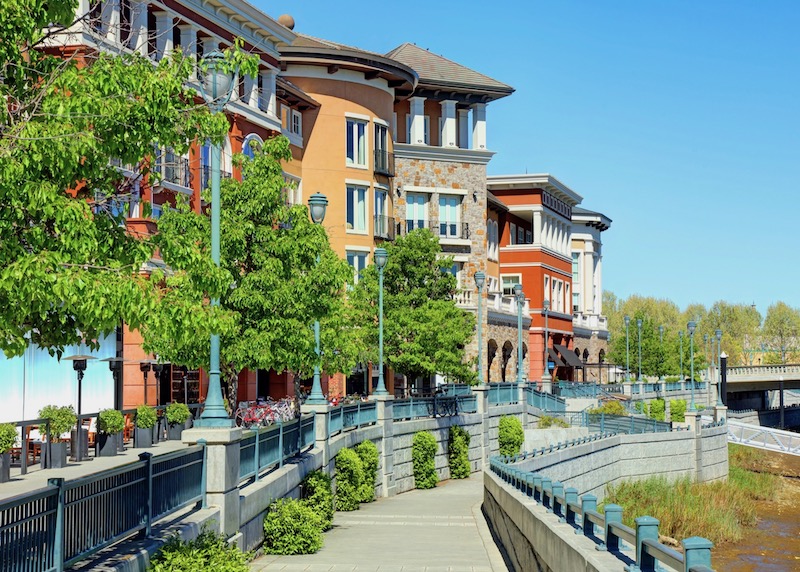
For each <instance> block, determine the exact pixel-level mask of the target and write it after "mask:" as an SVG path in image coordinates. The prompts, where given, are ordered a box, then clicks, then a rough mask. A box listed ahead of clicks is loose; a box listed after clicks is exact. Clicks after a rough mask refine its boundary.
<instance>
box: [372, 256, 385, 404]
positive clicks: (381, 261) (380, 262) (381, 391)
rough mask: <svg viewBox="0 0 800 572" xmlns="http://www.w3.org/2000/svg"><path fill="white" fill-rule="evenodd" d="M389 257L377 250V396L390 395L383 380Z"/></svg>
mask: <svg viewBox="0 0 800 572" xmlns="http://www.w3.org/2000/svg"><path fill="white" fill-rule="evenodd" d="M388 257H389V255H388V253H387V252H386V249H385V248H376V249H375V266H377V267H378V388H377V389H376V390H375V393H374V394H375V395H389V392H388V391H386V384H385V383H384V380H383V269H384V267H385V266H386V260H387V259H388Z"/></svg>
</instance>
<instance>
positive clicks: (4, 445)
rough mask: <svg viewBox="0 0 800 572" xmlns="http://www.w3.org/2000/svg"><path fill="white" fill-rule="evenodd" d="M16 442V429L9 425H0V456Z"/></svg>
mask: <svg viewBox="0 0 800 572" xmlns="http://www.w3.org/2000/svg"><path fill="white" fill-rule="evenodd" d="M16 442H17V428H16V427H14V426H13V425H12V424H11V423H0V455H2V454H3V453H8V452H9V451H10V450H11V448H12V447H14V444H15V443H16Z"/></svg>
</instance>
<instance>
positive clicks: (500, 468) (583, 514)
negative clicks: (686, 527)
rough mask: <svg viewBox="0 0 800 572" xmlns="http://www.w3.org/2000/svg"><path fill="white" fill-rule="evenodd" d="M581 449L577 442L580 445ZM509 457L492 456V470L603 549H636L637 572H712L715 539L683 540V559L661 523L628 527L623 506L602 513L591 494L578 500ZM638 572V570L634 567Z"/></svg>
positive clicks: (641, 521)
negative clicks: (662, 533)
mask: <svg viewBox="0 0 800 572" xmlns="http://www.w3.org/2000/svg"><path fill="white" fill-rule="evenodd" d="M576 444H577V443H576ZM508 461H509V459H508V458H504V457H499V456H497V457H492V458H491V459H490V460H489V466H490V468H491V470H492V472H493V473H495V474H496V475H497V476H498V477H500V478H501V479H502V480H503V481H505V482H506V483H508V484H509V485H511V486H512V487H514V488H515V489H517V490H518V491H520V493H522V495H524V496H526V497H528V498H532V499H533V500H534V501H535V502H537V503H538V504H541V505H542V506H543V507H545V508H546V509H547V511H548V512H550V513H553V514H554V515H555V516H557V517H559V518H560V519H561V521H562V522H566V523H567V524H569V525H570V526H572V527H573V528H574V529H575V533H576V534H582V535H583V536H585V537H587V538H589V539H590V540H592V541H593V542H594V543H595V545H596V548H597V549H598V550H603V551H608V552H610V553H612V554H615V555H619V554H620V550H621V548H622V544H623V543H627V544H628V545H630V547H631V548H632V550H633V553H634V561H635V564H636V569H637V570H640V571H641V572H654V571H655V570H657V569H660V568H658V564H659V563H660V564H663V565H665V566H668V567H670V568H672V569H674V570H680V571H682V572H712V570H711V549H712V548H713V544H712V542H711V541H710V540H707V539H705V538H700V537H696V536H693V537H691V538H686V539H684V540H683V541H681V544H682V546H683V554H681V553H680V552H678V551H676V550H673V549H672V548H669V547H668V546H665V545H664V544H661V543H660V542H658V525H659V521H658V520H657V519H655V518H653V517H651V516H640V517H639V518H636V519H635V520H634V522H635V526H636V528H635V529H634V528H630V527H628V526H625V525H624V524H622V507H621V506H619V505H615V504H608V505H606V506H605V509H604V514H601V513H600V512H598V510H597V497H595V496H594V495H591V494H585V495H583V496H582V497H580V498H578V490H577V489H575V488H573V487H567V488H564V485H563V484H562V483H560V482H558V481H552V480H551V479H550V478H548V477H545V476H543V475H541V474H539V473H532V472H528V471H523V470H521V469H518V468H516V467H514V466H513V465H511V464H509V463H508ZM631 568H632V569H633V567H631Z"/></svg>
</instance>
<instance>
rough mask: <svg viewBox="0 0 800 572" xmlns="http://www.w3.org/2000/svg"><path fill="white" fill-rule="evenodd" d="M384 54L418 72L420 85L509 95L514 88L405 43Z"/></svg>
mask: <svg viewBox="0 0 800 572" xmlns="http://www.w3.org/2000/svg"><path fill="white" fill-rule="evenodd" d="M386 57H388V58H392V59H393V60H397V61H398V62H400V63H402V64H405V65H407V66H408V67H410V68H412V69H413V70H414V71H416V72H417V74H419V79H420V83H421V84H434V85H446V86H454V85H460V86H463V87H466V88H478V89H485V90H490V91H495V92H502V93H505V94H510V93H512V92H513V91H514V88H513V87H511V86H510V85H506V84H504V83H502V82H499V81H497V80H495V79H492V78H490V77H489V76H486V75H483V74H481V73H478V72H476V71H474V70H471V69H469V68H468V67H465V66H462V65H461V64H457V63H456V62H454V61H451V60H448V59H447V58H444V57H442V56H439V55H436V54H434V53H431V52H429V51H428V50H424V49H422V48H420V47H418V46H416V45H414V44H411V43H408V42H406V43H405V44H402V45H400V46H398V47H396V48H395V49H393V50H392V51H391V52H388V53H387V54H386Z"/></svg>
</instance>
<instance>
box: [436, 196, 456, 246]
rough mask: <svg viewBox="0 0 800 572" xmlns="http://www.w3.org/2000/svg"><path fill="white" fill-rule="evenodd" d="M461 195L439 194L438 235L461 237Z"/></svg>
mask: <svg viewBox="0 0 800 572" xmlns="http://www.w3.org/2000/svg"><path fill="white" fill-rule="evenodd" d="M460 223H461V195H439V235H440V236H444V237H448V238H461V224H460Z"/></svg>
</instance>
